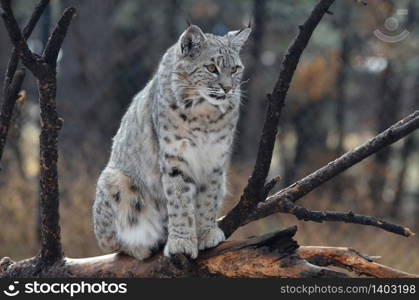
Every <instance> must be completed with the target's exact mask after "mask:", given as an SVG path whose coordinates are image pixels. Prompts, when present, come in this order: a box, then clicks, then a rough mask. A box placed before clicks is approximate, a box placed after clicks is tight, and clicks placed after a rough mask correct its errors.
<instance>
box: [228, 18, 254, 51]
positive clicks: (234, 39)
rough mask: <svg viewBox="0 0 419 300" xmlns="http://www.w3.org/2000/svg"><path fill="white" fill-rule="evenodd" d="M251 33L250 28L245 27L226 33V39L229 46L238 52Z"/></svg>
mask: <svg viewBox="0 0 419 300" xmlns="http://www.w3.org/2000/svg"><path fill="white" fill-rule="evenodd" d="M251 32H252V28H250V23H249V27H246V28H244V29H241V30H236V31H230V32H228V33H227V37H228V39H229V40H230V44H231V46H232V47H233V48H236V50H237V51H240V49H241V47H242V46H243V45H244V43H245V42H246V41H247V39H248V38H249V35H250V33H251Z"/></svg>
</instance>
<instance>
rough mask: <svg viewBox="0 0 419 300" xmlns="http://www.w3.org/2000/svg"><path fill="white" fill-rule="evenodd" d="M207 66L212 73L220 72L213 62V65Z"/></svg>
mask: <svg viewBox="0 0 419 300" xmlns="http://www.w3.org/2000/svg"><path fill="white" fill-rule="evenodd" d="M206 67H207V70H208V71H209V72H211V73H215V74H216V73H218V71H217V67H216V66H215V65H213V64H211V65H208V66H206Z"/></svg>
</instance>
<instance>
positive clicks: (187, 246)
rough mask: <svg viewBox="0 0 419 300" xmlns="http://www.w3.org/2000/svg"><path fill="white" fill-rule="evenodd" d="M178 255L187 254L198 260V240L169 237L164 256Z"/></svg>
mask: <svg viewBox="0 0 419 300" xmlns="http://www.w3.org/2000/svg"><path fill="white" fill-rule="evenodd" d="M178 253H183V254H187V255H189V256H190V257H191V258H194V259H195V258H197V256H198V247H197V241H196V239H195V240H194V239H188V238H178V237H177V238H170V237H169V239H168V240H167V243H166V246H165V247H164V255H165V256H170V255H173V254H178Z"/></svg>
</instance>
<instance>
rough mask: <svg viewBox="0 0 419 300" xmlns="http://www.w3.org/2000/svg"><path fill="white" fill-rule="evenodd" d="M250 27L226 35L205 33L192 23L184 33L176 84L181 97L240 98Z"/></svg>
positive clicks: (216, 102) (212, 100) (213, 101)
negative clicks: (243, 53)
mask: <svg viewBox="0 0 419 300" xmlns="http://www.w3.org/2000/svg"><path fill="white" fill-rule="evenodd" d="M250 31H251V30H250V28H246V29H244V30H240V31H233V32H229V33H227V34H226V35H224V36H215V35H212V34H204V33H203V32H202V31H201V29H200V28H199V27H197V26H194V25H192V26H190V27H189V28H188V29H187V30H186V31H185V32H184V33H183V34H182V36H181V37H180V39H179V42H178V43H177V45H176V46H175V47H177V48H178V49H177V62H176V65H175V72H174V73H173V78H172V88H173V90H174V91H175V94H176V97H177V99H178V100H183V101H190V100H192V101H202V100H203V99H204V100H206V101H208V102H210V103H211V104H213V105H215V106H218V105H221V104H224V103H227V102H230V101H239V97H235V96H238V95H240V82H241V78H242V74H243V70H244V67H243V64H242V62H241V59H240V55H239V54H240V49H241V47H242V45H243V44H244V42H245V41H246V40H247V38H248V36H249V34H250Z"/></svg>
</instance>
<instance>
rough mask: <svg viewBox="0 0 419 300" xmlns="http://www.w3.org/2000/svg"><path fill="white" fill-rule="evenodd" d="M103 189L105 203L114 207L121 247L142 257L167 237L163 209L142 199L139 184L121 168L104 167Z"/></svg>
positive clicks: (115, 230) (117, 236)
mask: <svg viewBox="0 0 419 300" xmlns="http://www.w3.org/2000/svg"><path fill="white" fill-rule="evenodd" d="M100 189H102V191H103V194H104V195H105V197H104V198H105V199H106V201H104V203H110V206H111V207H112V208H113V212H114V214H113V218H112V220H113V223H114V235H115V239H116V240H117V241H118V246H119V249H118V250H119V251H121V252H124V253H126V254H128V255H131V256H133V257H135V258H137V259H140V260H142V259H145V258H147V257H149V256H151V255H152V253H153V250H154V249H155V248H157V247H158V245H159V244H160V243H161V241H162V240H164V237H165V234H164V226H163V224H162V221H161V214H160V212H159V211H157V210H156V209H154V208H153V207H152V206H151V205H150V204H148V205H146V204H145V203H144V201H142V200H143V199H142V198H141V197H142V196H141V193H140V191H139V188H138V187H136V186H134V185H133V184H132V180H131V179H130V177H128V176H127V175H125V174H124V173H122V172H121V171H119V170H115V169H108V170H105V171H104V172H103V173H102V175H101V178H100V179H99V182H98V190H100ZM105 206H108V205H107V204H105ZM98 240H100V239H99V238H98ZM99 243H100V242H99Z"/></svg>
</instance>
